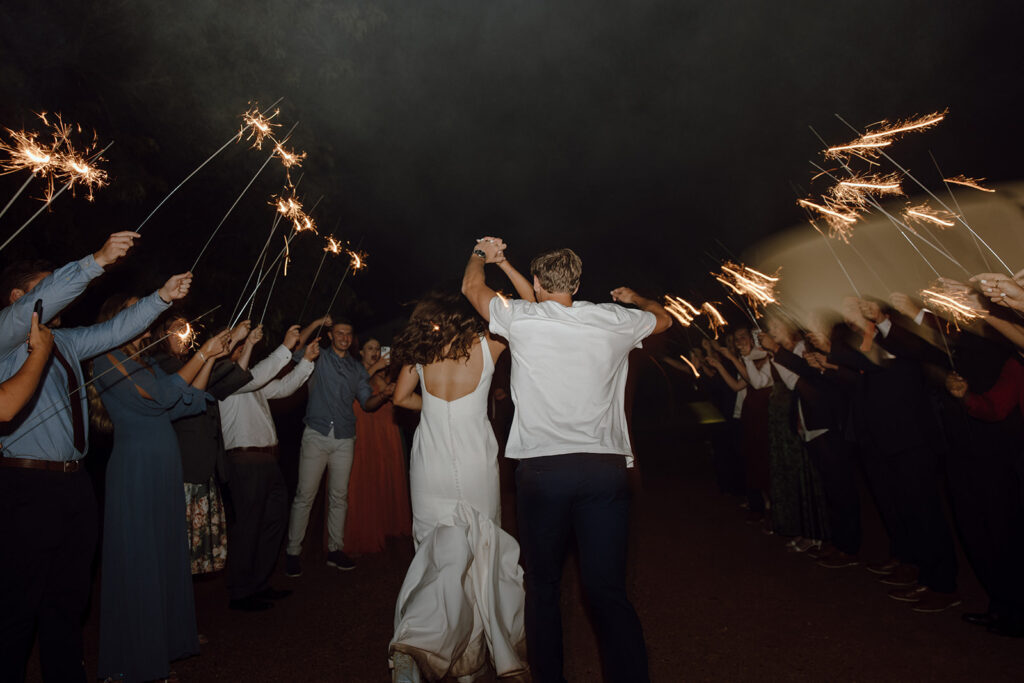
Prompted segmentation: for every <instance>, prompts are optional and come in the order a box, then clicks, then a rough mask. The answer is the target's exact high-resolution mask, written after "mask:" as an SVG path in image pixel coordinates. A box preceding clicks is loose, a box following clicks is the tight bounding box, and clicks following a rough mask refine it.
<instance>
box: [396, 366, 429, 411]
mask: <svg viewBox="0 0 1024 683" xmlns="http://www.w3.org/2000/svg"><path fill="white" fill-rule="evenodd" d="M419 383H420V378H419V375H417V374H416V366H414V365H404V366H402V369H401V371H399V373H398V381H397V382H396V383H395V393H394V395H393V396H392V397H391V402H392V403H394V404H395V405H396V406H398V407H399V408H407V409H408V410H422V409H423V397H422V396H420V395H419V394H417V393H416V385H417V384H419Z"/></svg>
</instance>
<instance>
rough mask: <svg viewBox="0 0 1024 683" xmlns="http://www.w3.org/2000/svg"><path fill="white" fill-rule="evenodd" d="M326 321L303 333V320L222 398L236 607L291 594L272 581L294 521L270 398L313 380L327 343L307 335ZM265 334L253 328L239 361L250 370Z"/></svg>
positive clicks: (266, 604)
mask: <svg viewBox="0 0 1024 683" xmlns="http://www.w3.org/2000/svg"><path fill="white" fill-rule="evenodd" d="M320 324H321V321H320V320H315V321H313V323H312V324H311V325H309V326H307V327H306V328H305V329H304V330H302V331H300V330H299V326H298V325H292V326H291V327H289V328H288V331H287V332H286V333H285V335H284V340H283V341H282V342H281V345H280V346H278V347H277V348H276V349H274V351H273V352H271V354H270V355H269V356H267V357H266V358H264V359H263V360H262V361H260V362H259V363H257V364H256V365H255V366H254V367H253V368H252V381H250V382H249V383H248V384H246V385H245V386H243V387H242V388H240V389H238V390H237V391H236V392H234V393H233V394H232V395H231V396H228V397H226V398H224V399H223V400H221V402H220V414H221V427H222V428H223V430H224V445H225V447H226V448H227V462H228V471H229V479H230V483H229V488H230V490H231V501H232V504H233V506H234V511H235V514H234V518H233V519H232V520H231V521H230V522H229V523H228V547H229V548H230V549H231V554H230V558H229V559H228V595H229V603H228V604H229V606H230V607H231V609H236V610H242V611H246V612H254V611H260V610H265V609H269V608H270V607H271V606H272V605H273V602H272V601H273V600H281V599H283V598H286V597H288V596H289V595H290V594H291V591H288V590H277V589H274V588H273V587H271V586H270V577H271V576H272V575H273V573H274V567H276V566H277V559H278V556H279V555H280V553H281V540H282V539H283V538H284V533H285V528H286V526H287V524H288V490H287V487H286V486H285V483H284V476H283V475H282V474H281V468H280V466H278V450H277V429H276V428H275V427H274V419H273V417H272V416H271V414H270V404H269V403H268V401H269V400H270V399H274V398H286V397H288V396H291V395H292V394H293V393H295V391H296V390H298V388H299V387H301V386H302V385H303V384H304V383H305V382H306V380H307V379H309V376H310V375H311V374H312V373H313V363H314V362H315V361H316V359H317V357H318V356H319V355H320V345H319V343H317V341H316V340H314V341H312V342H310V343H309V344H306V341H307V340H308V339H309V338H310V337H311V336H312V335H313V333H314V332H315V330H316V329H317V328H318V327H319V326H320ZM262 338H263V328H262V327H260V326H257V327H255V328H253V330H252V331H251V332H250V333H249V336H248V337H246V340H245V343H244V344H242V345H241V346H239V347H236V348H235V350H234V352H233V353H232V355H231V359H232V360H233V361H234V362H236V363H238V365H239V367H241V368H243V369H246V368H248V367H249V364H250V361H251V359H252V353H253V348H254V347H255V346H256V344H258V343H259V342H260V340H261V339H262ZM302 347H304V348H303V353H302V359H301V360H300V361H299V362H298V363H297V364H296V365H295V367H293V368H292V369H291V370H290V371H289V372H288V374H286V375H285V376H284V377H281V378H279V379H275V378H277V376H278V375H279V374H280V373H281V371H282V370H283V369H284V368H285V367H287V365H288V363H289V362H291V359H292V352H293V351H295V350H296V349H298V348H302Z"/></svg>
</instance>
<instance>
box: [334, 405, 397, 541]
mask: <svg viewBox="0 0 1024 683" xmlns="http://www.w3.org/2000/svg"><path fill="white" fill-rule="evenodd" d="M353 410H354V411H355V414H356V445H355V453H354V455H353V462H352V473H351V475H350V476H349V480H348V515H347V517H346V519H345V552H346V553H351V554H363V553H375V552H379V551H381V550H383V549H384V546H385V543H386V540H387V537H388V536H410V535H411V534H412V511H411V509H410V507H409V479H408V475H407V474H406V471H405V454H404V452H403V450H402V437H401V435H400V434H399V431H398V426H397V425H396V424H395V421H394V412H393V410H392V406H391V404H390V403H385V404H384V405H382V406H381V407H380V408H379V409H377V410H376V411H374V412H372V413H367V412H365V411H363V409H362V408H360V407H359V403H358V402H355V403H354V404H353Z"/></svg>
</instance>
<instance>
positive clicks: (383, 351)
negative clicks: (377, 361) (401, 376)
mask: <svg viewBox="0 0 1024 683" xmlns="http://www.w3.org/2000/svg"><path fill="white" fill-rule="evenodd" d="M380 355H381V358H387V357H389V356H390V355H391V347H390V346H382V347H380Z"/></svg>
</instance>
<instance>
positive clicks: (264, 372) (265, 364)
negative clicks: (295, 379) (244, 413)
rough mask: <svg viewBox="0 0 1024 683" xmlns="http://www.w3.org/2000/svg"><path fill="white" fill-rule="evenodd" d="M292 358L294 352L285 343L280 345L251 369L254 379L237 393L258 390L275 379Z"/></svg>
mask: <svg viewBox="0 0 1024 683" xmlns="http://www.w3.org/2000/svg"><path fill="white" fill-rule="evenodd" d="M291 359H292V353H291V351H289V350H288V347H286V346H285V345H284V344H282V345H281V346H278V347H277V348H276V349H274V351H273V352H272V353H271V354H270V355H269V356H267V357H266V358H264V359H263V360H261V361H260V362H259V363H257V364H256V366H255V367H254V368H253V369H252V370H250V372H251V373H252V381H251V382H249V383H248V384H246V385H245V386H243V387H242V388H241V389H239V390H238V391H236V392H235V393H236V394H245V393H248V392H250V391H256V390H258V389H259V388H261V387H262V386H263V385H265V384H266V383H267V382H269V381H270V380H272V379H274V377H276V376H277V373H279V372H281V370H282V369H283V368H284V366H286V365H288V361H290V360H291Z"/></svg>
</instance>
